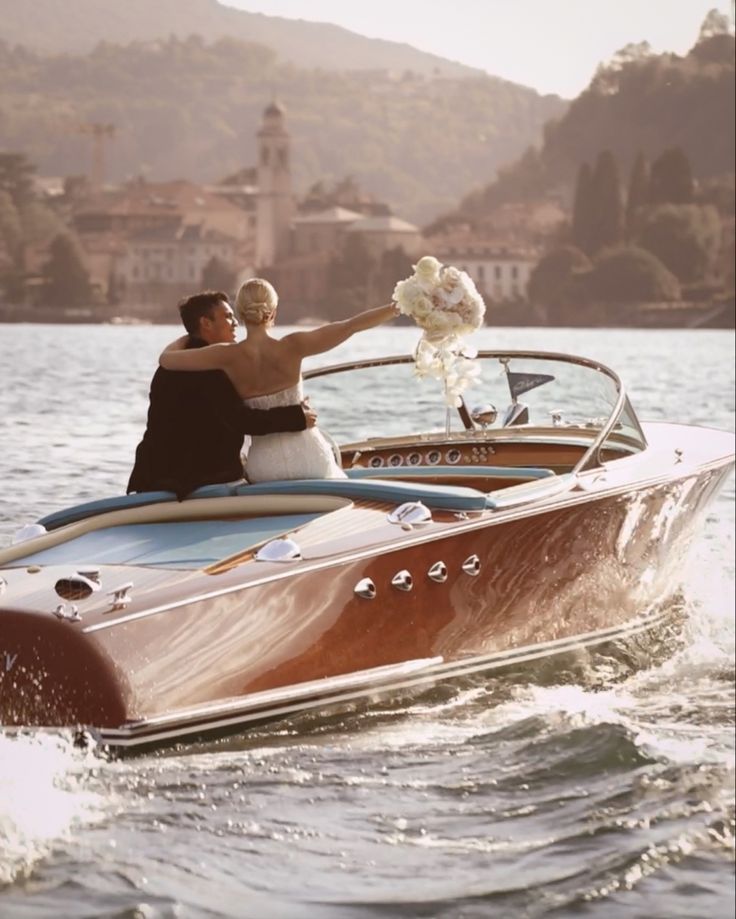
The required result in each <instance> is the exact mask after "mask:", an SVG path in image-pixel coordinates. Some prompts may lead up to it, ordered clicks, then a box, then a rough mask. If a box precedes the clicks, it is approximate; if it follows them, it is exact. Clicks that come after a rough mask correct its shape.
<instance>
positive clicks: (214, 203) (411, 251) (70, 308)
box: [0, 102, 565, 322]
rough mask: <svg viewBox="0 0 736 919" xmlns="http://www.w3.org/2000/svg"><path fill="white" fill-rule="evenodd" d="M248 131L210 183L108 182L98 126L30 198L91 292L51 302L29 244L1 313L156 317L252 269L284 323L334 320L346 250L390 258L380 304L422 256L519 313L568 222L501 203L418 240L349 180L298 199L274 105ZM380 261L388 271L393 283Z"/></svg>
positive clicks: (46, 249)
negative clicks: (80, 156) (239, 165)
mask: <svg viewBox="0 0 736 919" xmlns="http://www.w3.org/2000/svg"><path fill="white" fill-rule="evenodd" d="M256 134H257V150H258V162H257V164H256V165H254V166H251V167H245V168H243V169H241V170H239V171H238V172H237V173H236V174H234V175H232V176H229V177H227V178H225V179H224V180H222V181H221V182H218V183H216V184H198V183H195V182H192V181H189V180H187V179H175V180H170V181H164V182H154V181H148V180H146V179H144V178H135V179H132V180H130V181H127V182H124V183H122V184H120V185H117V186H113V185H109V184H106V183H105V182H104V174H103V170H104V157H103V154H104V144H105V142H106V137H105V135H104V134H103V133H102V132H97V133H96V136H93V140H92V142H93V144H94V153H95V155H94V156H93V158H92V162H93V169H92V170H91V174H90V175H89V176H86V177H82V178H80V177H75V178H73V179H66V180H64V179H63V178H56V179H55V178H50V177H40V176H39V177H35V176H34V183H35V188H36V190H37V192H38V193H39V194H40V196H41V197H42V199H43V201H44V202H45V203H46V204H48V205H49V206H50V207H51V208H52V209H53V211H54V212H55V214H56V215H57V216H58V217H59V218H60V219H61V220H62V221H63V222H64V224H65V226H66V228H67V230H68V231H69V237H68V238H69V239H70V240H73V241H74V243H75V245H74V247H71V246H68V247H67V248H68V249H69V251H67V252H66V253H65V252H63V251H62V252H59V253H57V254H56V257H57V259H60V260H61V261H62V262H63V261H64V260H66V261H67V262H69V261H74V256H75V255H76V256H77V257H78V259H79V265H78V270H77V275H78V276H79V280H80V282H82V283H81V287H82V288H84V287H85V286H86V287H87V288H88V293H87V295H86V296H84V295H83V294H82V295H81V296H80V292H79V291H74V290H71V291H70V292H69V294H68V296H67V297H66V300H67V302H66V303H59V304H56V305H54V304H49V303H48V301H47V299H46V297H45V292H46V291H47V285H46V282H45V280H44V266H48V265H49V262H50V261H53V259H54V253H53V252H52V251H51V249H52V246H53V244H52V241H51V240H48V241H46V242H45V243H44V244H41V245H39V244H37V245H34V246H26V249H25V252H24V271H25V277H24V279H23V281H24V287H25V294H24V297H23V300H24V302H23V304H22V308H21V306H20V305H18V306H15V305H14V304H12V303H6V304H5V305H4V308H3V316H4V318H6V319H12V318H13V314H14V313H15V312H16V311H17V312H18V314H21V313H22V316H23V318H24V320H25V321H28V320H29V319H30V318H32V317H33V316H34V315H36V316H37V317H38V318H39V319H41V318H43V319H45V320H47V319H48V318H49V312H50V311H52V313H53V315H54V317H55V318H57V319H59V320H64V319H66V320H68V321H73V320H75V319H76V320H87V321H96V320H99V321H106V320H107V321H109V320H110V319H115V320H117V321H149V322H166V321H170V320H171V318H172V316H173V315H175V313H174V309H175V304H176V302H177V301H178V300H179V299H180V298H181V297H184V296H186V295H188V294H190V293H191V292H192V291H193V290H196V289H199V288H205V287H214V288H225V289H227V290H233V289H234V288H235V287H236V286H237V285H238V283H239V282H240V281H241V280H242V279H243V278H245V277H248V276H252V275H255V274H258V275H262V276H264V277H266V278H268V279H270V280H271V281H273V282H274V283H275V284H276V286H277V288H278V290H279V292H280V297H281V304H282V309H283V314H284V316H285V317H286V318H287V319H289V320H291V321H300V320H305V319H312V318H316V319H321V318H326V316H330V317H332V316H333V315H335V314H338V315H339V312H340V307H339V304H333V305H332V306H331V305H330V304H332V303H333V301H334V297H333V296H332V294H333V291H332V290H331V273H332V272H333V271H334V265H335V260H336V258H338V257H340V256H341V255H343V256H347V258H348V259H349V258H350V253H353V257H354V259H355V260H356V261H360V262H361V263H363V264H365V263H366V262H367V263H369V264H372V265H374V266H376V268H380V266H381V265H382V264H384V265H385V263H386V262H387V261H388V263H389V269H388V271H384V272H383V274H382V275H381V272H380V271H379V272H378V274H379V275H381V277H380V278H377V279H376V285H375V286H376V287H378V286H379V284H380V283H381V282H383V290H379V289H376V290H375V296H376V297H377V298H379V299H381V298H383V299H386V298H387V297H388V296H390V294H391V290H392V287H391V284H392V283H395V281H397V280H399V279H400V277H401V276H402V274H401V272H402V271H403V272H404V273H407V272H408V271H409V270H410V265H411V263H412V260H414V261H415V260H416V259H417V258H418V257H421V256H422V255H423V254H427V253H431V254H433V255H434V256H436V257H437V258H438V259H440V261H443V262H445V263H448V264H453V265H456V266H457V267H459V268H462V269H464V270H465V271H467V272H468V273H469V274H470V275H471V276H472V278H473V279H474V281H475V282H476V285H477V287H478V289H479V291H480V292H481V293H482V295H483V296H484V298H485V299H486V300H487V302H489V303H497V304H507V305H510V306H512V307H513V306H514V305H515V308H516V309H518V310H519V311H520V312H523V311H524V310H526V309H527V288H528V284H529V278H530V275H531V272H532V269H533V267H534V265H535V264H536V263H537V261H538V260H539V257H540V251H541V249H540V240H541V239H542V238H543V237H544V234H545V233H546V232H549V230H550V228H552V229H553V228H554V226H555V225H556V224H558V223H560V222H562V221H564V219H565V214H564V211H563V210H562V208H561V207H560V206H559V205H556V204H555V203H554V202H552V201H545V202H542V203H541V204H540V205H539V206H538V207H536V208H534V207H529V206H524V207H520V206H518V205H517V206H513V207H512V206H509V207H508V208H505V209H501V211H500V212H499V215H498V221H497V225H496V227H495V232H493V233H489V232H488V230H487V229H486V230H485V231H484V233H483V234H479V233H476V232H473V231H471V230H470V229H469V228H463V227H460V228H457V227H455V228H453V229H452V230H449V231H443V232H439V233H436V234H435V235H432V236H426V235H424V234H423V233H422V230H421V229H420V228H419V227H417V226H415V225H414V224H413V223H411V222H409V221H408V220H406V219H403V218H402V217H401V215H397V214H394V213H392V209H391V206H390V204H389V203H386V202H381V201H377V200H375V198H374V197H372V196H370V195H368V194H366V193H364V192H363V191H361V189H360V188H359V186H358V185H357V183H356V182H355V181H354V180H353V179H352V178H350V177H349V176H348V177H346V178H345V179H344V180H343V181H341V182H338V183H336V184H335V186H334V187H332V188H326V187H324V185H323V184H322V183H316V184H315V185H314V186H313V187H312V188H311V189H310V190H309V191H308V193H307V194H306V195H304V196H302V197H299V196H298V195H297V194H296V193H295V189H294V182H293V173H292V160H293V157H294V156H295V155H297V153H296V152H295V151H294V150H293V145H292V141H291V137H290V133H289V129H288V119H287V114H286V111H285V109H284V107H283V106H282V105H281V104H279V103H278V102H271V103H270V104H268V105H267V106H266V108H265V109H264V111H263V114H262V119H261V123H260V125H258V126H257V131H256ZM107 136H108V137H109V136H110V134H108V135H107ZM95 166H96V169H95V168H94V167H95ZM58 239H59V238H58V237H56V246H57V248H58V247H59V242H58ZM9 259H10V253H9V252H8V251H7V248H6V251H5V252H0V261H4V262H5V263H6V265H7V263H8V262H9ZM391 266H394V267H395V268H396V269H397V270H398V271H399V273H395V274H394V276H393V279H392V278H391V272H390V268H391ZM67 267H68V268H69V266H67ZM347 267H348V270H349V263H348V265H347ZM60 268H63V266H60ZM70 272H71V273H72V274H73V273H74V272H73V271H71V269H70Z"/></svg>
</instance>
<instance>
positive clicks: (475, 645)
mask: <svg viewBox="0 0 736 919" xmlns="http://www.w3.org/2000/svg"><path fill="white" fill-rule="evenodd" d="M729 468H730V464H728V463H724V464H721V465H715V466H714V467H713V468H710V469H707V470H701V471H699V472H690V473H687V472H686V471H685V470H683V472H682V475H681V477H679V478H672V479H670V480H665V481H658V482H656V481H655V482H653V483H652V484H649V485H646V486H639V487H635V486H633V485H629V486H626V485H625V484H624V485H623V486H621V485H619V486H617V487H608V488H607V487H602V486H601V485H600V484H596V483H595V480H594V479H591V483H590V485H589V486H588V487H583V486H581V487H580V488H576V489H574V490H570V491H569V492H567V493H566V494H564V495H562V496H560V497H558V498H556V499H550V500H549V501H548V502H546V503H545V502H541V503H540V504H539V505H537V506H526V507H522V508H520V509H517V510H510V511H506V512H501V513H498V512H485V513H483V514H478V515H470V516H469V517H468V518H467V519H459V518H457V517H454V516H453V517H452V519H445V520H443V521H442V522H440V523H437V524H434V525H432V526H429V527H427V528H416V529H414V530H412V531H410V532H407V531H403V530H401V529H400V528H393V529H392V530H391V534H392V535H391V538H390V539H383V540H382V541H380V540H379V541H378V542H377V543H375V544H372V545H371V544H366V539H365V537H364V538H362V539H361V538H360V534H359V533H357V532H356V534H355V537H354V538H353V539H352V540H350V539H348V538H343V539H342V540H341V548H340V550H339V551H338V550H335V551H333V552H332V553H327V552H322V553H320V552H319V551H316V550H315V551H314V552H312V553H307V552H305V556H304V558H303V559H301V560H300V561H298V562H294V563H286V564H284V563H281V564H279V563H274V562H265V563H264V562H258V561H255V560H253V559H249V560H246V561H243V562H242V564H239V565H236V566H234V567H232V568H230V569H227V570H225V571H224V572H223V573H220V574H217V575H207V574H204V573H202V572H197V573H194V574H192V573H184V574H182V573H173V574H172V572H167V573H165V575H164V574H162V575H160V576H153V575H149V578H150V584H148V583H147V582H146V584H145V590H143V591H142V592H141V599H140V600H139V601H138V603H137V604H136V605H133V606H131V607H129V608H126V609H124V610H120V611H118V612H112V613H110V612H107V613H104V614H99V615H94V614H90V615H88V616H85V617H84V618H83V619H82V621H81V622H71V621H63V620H59V619H55V618H54V617H53V616H51V615H50V614H49V613H48V612H42V611H39V610H38V609H34V608H33V605H32V602H31V601H33V602H36V600H35V598H36V596H37V595H39V596H40V595H42V594H43V590H44V588H46V589H49V588H50V586H51V585H50V584H48V583H45V582H44V580H43V579H46V582H48V581H49V579H50V580H51V584H52V583H53V579H55V578H56V577H57V576H58V572H55V571H48V572H40V573H39V574H37V575H34V577H36V578H39V582H38V586H37V589H36V593H34V594H33V595H32V596H30V597H29V599H28V605H23V604H18V605H17V606H6V608H4V609H3V611H2V634H1V636H0V723H2V724H4V725H39V726H70V725H71V726H74V725H81V726H85V727H88V728H90V729H92V730H94V731H96V732H97V733H98V734H99V735H100V736H101V737H102V739H103V740H104V741H105V742H107V743H110V744H113V745H116V744H120V745H131V746H136V745H144V744H147V743H152V742H156V741H160V740H168V741H171V740H176V739H181V738H186V737H189V736H194V735H197V736H198V735H199V734H201V733H202V732H206V731H207V730H208V729H212V730H215V729H218V730H219V729H223V728H225V727H227V728H233V727H237V726H238V725H245V724H247V723H249V722H252V721H254V720H263V719H264V718H266V717H278V716H279V715H281V714H284V713H285V712H289V711H296V710H299V709H302V708H306V707H310V706H320V705H325V704H330V703H332V702H335V701H340V700H345V699H349V698H356V697H360V696H363V695H366V694H369V693H375V692H376V691H379V690H390V689H392V688H396V687H400V686H405V685H411V684H412V683H416V682H422V681H430V680H436V679H447V678H451V677H453V676H456V675H457V674H459V673H462V672H468V671H470V670H473V669H479V670H483V669H492V668H493V667H495V666H498V665H499V664H500V663H503V662H504V661H506V662H509V661H511V662H513V661H515V660H519V659H527V658H531V657H534V656H535V655H538V654H551V653H560V652H561V651H565V650H569V649H570V648H571V647H573V646H575V645H576V644H586V643H591V642H595V641H601V640H604V639H609V638H615V637H616V636H618V635H621V634H625V632H626V631H627V630H629V629H636V628H640V627H643V625H645V624H646V622H647V620H646V616H647V613H648V611H649V610H650V609H651V608H652V605H653V604H656V603H657V602H658V601H661V600H662V599H664V598H666V597H667V596H668V594H670V593H671V592H672V591H673V590H674V589H675V588H676V587H677V584H678V581H679V578H678V575H679V573H680V571H681V565H682V562H683V559H684V557H685V554H686V552H687V549H688V547H689V544H690V541H691V538H692V535H693V532H694V528H695V525H696V523H697V520H698V517H699V516H700V514H701V512H702V510H703V508H704V507H705V506H706V505H707V504H708V502H709V500H710V499H711V497H712V496H713V494H714V493H715V491H716V490H717V489H718V487H719V485H720V484H721V482H722V479H723V477H724V476H725V475H726V474H727V473H728V469H729ZM379 510H380V514H378V516H380V517H381V519H383V517H385V511H386V510H387V509H379ZM359 511H360V508H359V507H356V508H355V510H354V511H349V512H348V511H346V512H345V514H346V515H347V514H348V513H358V512H359ZM367 513H368V511H366V514H367ZM345 519H346V520H349V518H348V517H347V516H346V517H345ZM382 525H383V524H382ZM383 526H384V527H385V528H386V529H389V528H388V527H387V526H385V525H383ZM348 531H349V526H348ZM475 559H477V563H476V568H477V570H475V569H474V566H473V564H472V561H473V560H475ZM438 562H442V563H443V564H444V566H445V568H446V571H447V577H446V580H444V581H438V580H433V579H432V578H431V577H430V576H429V572H430V570H431V569H432V568H433V566H435V565H436V563H438ZM402 571H404V572H408V573H409V574H410V575H411V582H412V588H411V590H401V589H399V588H397V587H396V586H393V585H392V581H393V580H394V578H395V576H396V575H397V573H399V572H402ZM113 574H115V575H117V576H118V577H119V578H121V577H122V576H123V572H119V573H118V572H112V573H111V576H112V575H113ZM364 578H370V579H371V581H372V582H373V583H374V584H375V587H376V596H375V598H374V599H364V598H362V597H360V596H358V595H356V593H355V587H356V585H357V584H358V582H359V581H361V580H362V579H364ZM0 599H2V598H0Z"/></svg>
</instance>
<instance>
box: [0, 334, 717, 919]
mask: <svg viewBox="0 0 736 919" xmlns="http://www.w3.org/2000/svg"><path fill="white" fill-rule="evenodd" d="M176 335H178V331H177V330H176V329H174V327H160V326H157V327H143V326H135V327H133V326H131V327H112V326H42V325H0V374H1V378H2V387H0V481H2V497H1V499H0V545H6V544H8V542H9V541H10V538H11V535H12V533H13V532H14V531H15V530H16V529H17V528H18V527H19V526H20V525H22V524H23V523H26V522H29V521H33V520H35V519H36V518H37V517H39V516H42V515H43V514H45V513H48V512H50V511H52V510H56V509H58V508H61V507H64V506H67V505H70V504H75V503H79V502H81V501H84V500H88V499H91V498H94V497H100V496H103V495H112V494H119V493H122V492H124V490H125V486H126V483H127V477H128V474H129V472H130V467H131V462H132V458H133V453H134V449H135V446H136V443H137V441H138V439H139V438H140V435H141V433H142V431H143V427H144V423H145V416H146V409H147V392H148V383H149V380H150V377H151V374H152V372H153V370H154V368H155V362H156V357H157V355H158V352H159V350H160V349H161V347H162V345H163V344H165V343H166V342H167V341H168V340H170V339H172V338H173V337H175V336H176ZM416 338H417V333H416V331H415V330H413V329H409V328H390V329H379V330H373V331H371V332H366V333H363V334H362V335H359V336H357V337H355V338H354V339H353V340H352V341H351V342H348V343H347V344H345V345H343V346H342V347H341V348H339V349H338V350H336V351H335V352H333V353H332V354H331V355H330V356H329V359H328V360H326V361H325V363H333V362H338V361H340V360H348V359H351V358H355V357H363V356H374V355H379V354H383V353H408V352H409V351H411V350H412V348H413V345H414V344H415V342H416ZM474 344H476V345H477V346H478V347H481V348H506V347H509V348H522V349H523V348H540V349H544V350H550V351H569V352H572V353H577V354H582V355H585V356H588V357H592V358H595V359H597V360H600V361H602V362H603V363H606V364H608V365H609V366H611V367H613V368H614V369H615V370H617V371H618V373H619V374H620V376H621V377H622V378H623V380H624V382H625V384H626V386H627V389H628V391H629V393H630V395H631V398H632V402H633V404H634V406H635V407H636V408H637V411H638V412H639V414H640V416H641V417H642V418H644V419H661V418H667V419H670V420H677V421H683V422H693V423H698V424H707V425H712V426H714V427H720V428H725V429H729V430H733V429H734V337H733V333H732V332H729V331H708V330H699V331H685V330H676V331H672V330H667V331H650V330H621V331H617V330H600V329H596V330H580V329H576V330H567V329H486V330H484V331H483V332H481V333H479V334H478V335H477V336H476V338H475V341H474ZM396 395H397V394H396V393H390V392H389V393H386V392H373V393H371V394H370V395H368V394H366V396H365V397H364V398H365V399H366V400H367V399H370V400H371V405H370V406H368V405H360V404H356V405H355V406H354V410H355V413H356V417H360V414H361V409H365V410H368V408H370V409H371V411H376V409H377V408H381V407H382V406H383V407H384V408H385V411H386V412H387V413H388V412H391V413H395V412H397V410H399V411H400V400H399V401H398V402H397V398H396ZM397 405H398V406H399V408H398V409H397ZM316 407H317V409H319V405H317V406H316ZM733 534H734V485H733V477H731V479H730V480H729V482H728V484H727V486H726V488H725V489H724V491H723V492H722V493H721V495H720V496H719V497H718V499H717V501H716V503H715V504H714V505H713V507H712V509H711V510H710V512H709V514H708V516H707V519H706V520H705V523H704V528H703V532H702V537H701V538H700V539H699V540H698V542H697V543H696V545H695V546H694V549H693V554H692V559H691V562H690V565H689V566H688V567H687V569H686V570H684V571H683V572H682V578H681V583H680V584H679V585H673V588H678V592H677V599H676V600H675V601H673V602H675V603H676V604H677V605H678V607H680V612H681V615H682V620H683V624H682V632H681V633H680V634H679V635H677V636H673V637H670V638H669V639H668V641H666V642H661V643H658V644H657V646H650V647H639V648H636V649H633V650H631V649H630V650H629V652H627V653H626V654H621V655H614V656H612V657H603V656H600V657H598V658H595V659H593V660H591V661H590V662H589V664H588V665H587V666H586V667H581V668H578V669H576V670H575V671H571V672H569V673H563V672H554V671H552V672H550V670H549V668H539V667H538V668H536V669H534V670H529V671H525V672H522V673H516V674H514V675H509V676H507V677H504V678H497V679H494V680H488V681H487V682H480V681H476V682H473V683H468V682H466V683H463V684H458V685H453V686H443V687H440V688H435V689H433V690H430V691H428V692H426V693H424V694H422V695H415V696H413V697H404V698H396V699H390V700H384V701H382V702H379V703H378V704H376V705H374V706H372V707H370V708H368V707H358V708H355V709H353V710H350V711H346V712H341V713H339V714H333V715H329V716H328V715H324V714H323V715H318V714H309V715H305V716H300V717H297V718H293V719H291V720H289V721H285V722H282V723H280V724H278V725H274V726H271V727H269V728H265V729H259V730H257V731H254V732H251V733H250V734H249V735H247V736H245V737H242V738H238V739H237V740H231V741H229V742H227V743H223V744H211V745H208V746H205V747H202V748H199V749H196V750H188V751H187V752H186V753H176V754H168V755H157V756H154V755H150V756H143V757H140V758H137V759H131V760H127V761H122V762H107V761H106V760H104V759H102V758H101V757H99V756H97V755H95V753H94V752H88V753H83V752H80V751H77V750H74V749H72V748H71V746H70V745H69V743H68V742H67V741H65V740H63V739H49V738H43V737H39V736H33V735H30V736H27V737H24V738H21V739H18V740H13V739H11V738H9V737H7V736H3V735H2V733H0V916H1V917H3V919H15V917H19V919H31V917H41V916H43V917H64V919H67V917H68V919H71V917H79V919H81V917H93V916H94V917H116V919H122V917H131V919H132V917H142V919H148V917H215V916H227V917H237V919H240V917H253V919H267V917H305V919H321V917H328V919H343V917H345V919H353V917H356V919H357V917H360V919H362V917H394V916H396V917H432V919H435V917H441V919H475V917H494V919H495V917H502V919H505V917H510V919H511V917H514V919H516V917H541V916H545V917H546V916H552V917H568V916H575V917H601V919H603V917H606V919H619V917H644V916H646V917H654V919H658V917H661V919H674V917H692V919H702V917H706V916H707V917H711V919H720V917H733V916H734V899H733V895H734V540H733ZM1 627H2V624H1V622H0V628H1Z"/></svg>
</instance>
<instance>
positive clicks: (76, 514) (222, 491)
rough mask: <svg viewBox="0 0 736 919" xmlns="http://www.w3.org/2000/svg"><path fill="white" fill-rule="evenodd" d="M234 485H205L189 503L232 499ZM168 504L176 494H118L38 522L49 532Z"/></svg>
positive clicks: (148, 492)
mask: <svg viewBox="0 0 736 919" xmlns="http://www.w3.org/2000/svg"><path fill="white" fill-rule="evenodd" d="M235 484H236V483H231V484H223V485H203V486H202V487H201V488H198V489H197V490H196V491H193V492H192V493H191V495H189V496H188V497H187V498H186V500H187V501H189V500H192V499H196V498H229V497H230V496H231V495H233V494H235ZM168 501H176V495H175V494H174V492H173V491H142V492H138V493H136V494H132V495H116V496H115V497H114V498H99V499H98V500H96V501H87V502H86V503H85V504H77V505H75V506H74V507H66V508H64V509H63V510H60V511H54V513H53V514H48V515H47V516H46V517H42V518H41V519H40V520H39V521H38V523H40V524H41V525H42V526H44V527H46V529H47V530H56V529H58V528H59V527H63V526H66V524H67V523H74V522H75V521H77V520H85V519H86V518H87V517H96V516H97V515H98V514H107V513H109V512H110V511H122V510H128V509H129V508H132V507H144V506H145V505H147V504H164V503H166V502H168Z"/></svg>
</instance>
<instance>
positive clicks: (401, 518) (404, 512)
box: [386, 501, 432, 530]
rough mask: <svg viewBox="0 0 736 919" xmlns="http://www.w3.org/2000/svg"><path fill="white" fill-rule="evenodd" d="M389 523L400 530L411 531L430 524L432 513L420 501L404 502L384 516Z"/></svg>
mask: <svg viewBox="0 0 736 919" xmlns="http://www.w3.org/2000/svg"><path fill="white" fill-rule="evenodd" d="M386 519H387V520H388V522H389V523H396V524H398V525H399V526H400V527H401V529H402V530H411V529H413V528H414V527H417V526H422V525H423V524H425V523H431V522H432V511H431V510H430V509H429V508H428V507H427V506H426V505H424V504H422V502H421V501H406V502H405V503H404V504H400V505H399V506H398V507H395V508H394V509H393V510H392V511H391V513H389V514H387V515H386Z"/></svg>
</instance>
